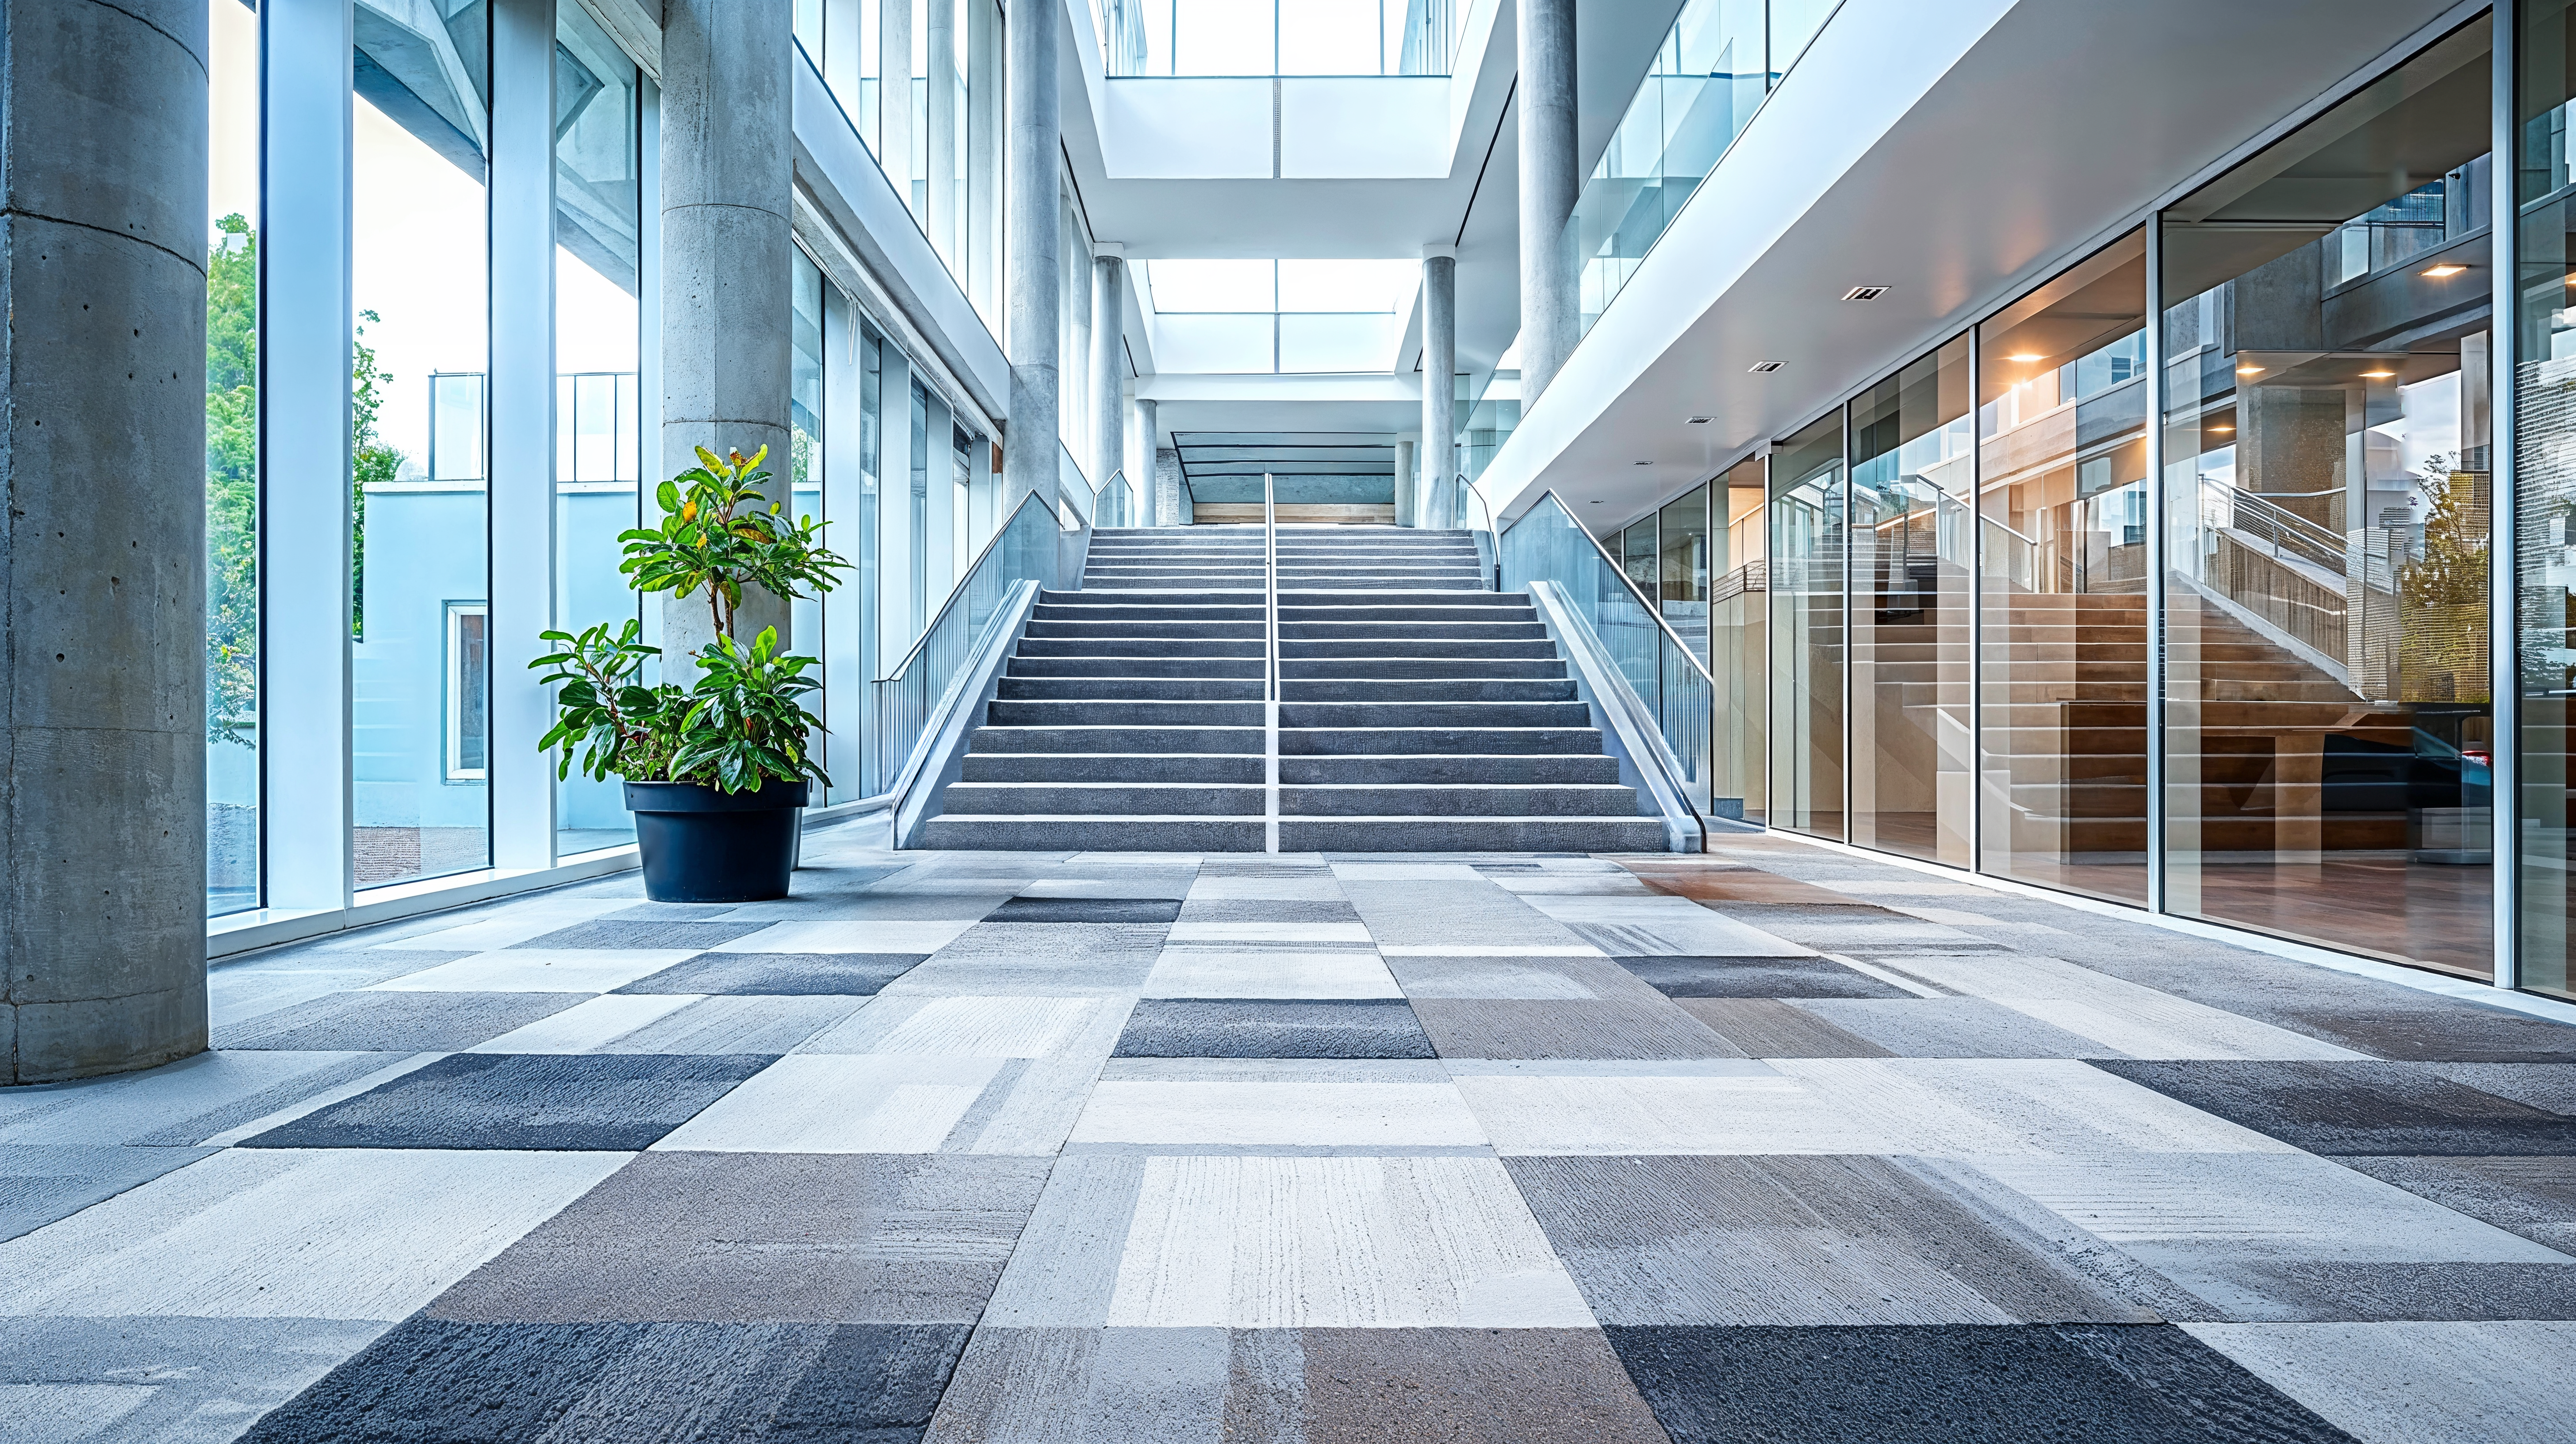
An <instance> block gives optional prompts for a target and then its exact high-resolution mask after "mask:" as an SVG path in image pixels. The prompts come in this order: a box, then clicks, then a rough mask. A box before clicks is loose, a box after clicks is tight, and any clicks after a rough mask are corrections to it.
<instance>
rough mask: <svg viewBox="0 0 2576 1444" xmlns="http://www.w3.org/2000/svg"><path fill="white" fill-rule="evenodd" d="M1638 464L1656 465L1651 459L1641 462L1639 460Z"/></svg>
mask: <svg viewBox="0 0 2576 1444" xmlns="http://www.w3.org/2000/svg"><path fill="white" fill-rule="evenodd" d="M1637 465H1639V466H1652V465H1654V463H1653V462H1651V461H1641V462H1638V463H1637Z"/></svg>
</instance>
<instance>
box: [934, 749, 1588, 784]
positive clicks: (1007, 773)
mask: <svg viewBox="0 0 2576 1444" xmlns="http://www.w3.org/2000/svg"><path fill="white" fill-rule="evenodd" d="M1611 765H1612V767H1613V768H1614V769H1615V768H1616V767H1617V763H1616V762H1613V763H1612V764H1611ZM1265 770H1266V769H1265V767H1264V763H1263V759H1262V757H1261V756H1260V752H1259V749H1255V750H1254V751H1253V752H1251V753H1248V754H1224V753H1183V754H1173V753H1160V754H1155V753H1142V752H1028V753H1017V752H969V753H967V754H966V756H965V758H964V768H963V776H964V779H965V780H966V781H968V782H1199V783H1212V784H1232V785H1234V786H1238V787H1258V786H1261V785H1262V773H1263V772H1264V771H1265Z"/></svg>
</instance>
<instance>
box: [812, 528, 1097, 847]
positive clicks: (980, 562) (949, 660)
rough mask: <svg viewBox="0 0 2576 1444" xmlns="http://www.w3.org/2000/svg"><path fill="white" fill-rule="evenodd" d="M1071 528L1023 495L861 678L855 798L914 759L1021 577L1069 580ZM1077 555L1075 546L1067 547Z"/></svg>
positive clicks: (1054, 583)
mask: <svg viewBox="0 0 2576 1444" xmlns="http://www.w3.org/2000/svg"><path fill="white" fill-rule="evenodd" d="M1069 530H1073V528H1070V527H1067V526H1066V525H1064V523H1063V522H1062V521H1061V520H1059V519H1058V518H1057V517H1054V516H1051V515H1049V514H1048V511H1047V506H1046V503H1045V502H1043V501H1041V500H1039V499H1038V498H1037V497H1036V496H1027V497H1023V498H1021V500H1020V504H1019V505H1018V506H1017V507H1016V508H1014V509H1013V510H1012V512H1011V516H1010V519H1009V520H1008V521H1006V522H1004V523H1003V524H1002V529H1001V530H1000V531H999V532H996V533H995V534H994V536H993V539H992V540H991V541H989V542H986V543H985V544H984V550H983V552H982V553H981V554H979V555H978V556H977V557H976V558H975V564H974V565H973V566H972V567H970V568H968V569H967V572H966V577H965V579H964V580H963V581H960V582H959V583H958V584H957V587H956V589H955V590H953V591H951V592H950V593H949V594H948V600H947V601H946V602H945V603H944V604H942V605H941V607H940V609H939V615H938V616H936V617H934V618H932V619H931V623H930V626H929V628H928V629H927V630H925V631H924V632H923V633H922V634H921V640H920V641H918V642H915V643H913V644H912V650H911V651H909V652H906V653H904V654H903V660H901V661H899V662H897V663H895V665H894V667H893V669H892V670H891V671H889V672H888V673H887V674H886V675H885V676H883V677H879V678H877V679H876V680H875V681H873V682H871V683H869V684H868V694H869V708H868V712H869V720H870V724H871V725H870V726H869V729H868V734H867V736H866V738H865V739H864V743H863V745H862V746H861V748H860V749H859V750H860V753H861V758H862V774H863V775H862V776H861V778H860V779H859V790H860V793H861V795H862V796H864V797H868V798H881V797H884V796H886V795H887V794H888V793H891V792H893V791H895V790H896V787H897V785H898V784H900V783H901V782H902V781H903V779H904V777H905V775H906V773H907V772H909V771H910V770H911V769H912V768H913V766H914V765H915V764H916V759H915V758H914V757H913V754H914V753H915V752H916V751H918V750H919V749H920V746H921V741H922V734H923V733H924V732H926V731H927V730H928V729H929V727H930V723H931V719H932V718H934V717H936V716H938V715H939V712H940V710H941V707H940V704H941V703H942V701H943V700H945V699H946V697H947V695H948V692H949V690H950V689H951V688H952V687H954V686H956V685H957V683H958V681H959V674H960V673H961V672H962V671H963V670H964V669H965V666H966V664H967V662H968V661H969V660H970V659H972V658H973V657H974V656H975V655H976V654H977V653H978V652H979V651H981V650H982V645H983V642H984V640H985V632H986V630H987V629H988V628H990V627H992V626H993V625H994V624H995V620H996V618H997V616H998V615H1000V614H1002V613H1003V612H1004V609H1005V606H1006V604H1008V603H1009V602H1010V601H1011V598H1012V596H1013V595H1014V593H1015V592H1016V591H1017V589H1018V588H1019V587H1020V585H1021V584H1022V583H1024V582H1035V583H1036V584H1037V585H1038V586H1039V587H1040V588H1042V589H1045V590H1049V591H1053V590H1058V589H1060V588H1062V587H1063V586H1064V585H1065V584H1066V583H1067V582H1069V581H1071V580H1073V578H1070V577H1067V576H1064V575H1063V574H1062V573H1063V572H1064V571H1066V570H1068V569H1069V568H1071V567H1075V566H1078V565H1079V563H1078V562H1075V561H1072V560H1070V559H1069V557H1068V550H1069V549H1068V548H1067V547H1066V545H1065V542H1066V540H1067V538H1066V537H1065V535H1064V533H1065V532H1067V531H1069ZM1072 550H1073V552H1074V554H1076V555H1078V554H1079V549H1072Z"/></svg>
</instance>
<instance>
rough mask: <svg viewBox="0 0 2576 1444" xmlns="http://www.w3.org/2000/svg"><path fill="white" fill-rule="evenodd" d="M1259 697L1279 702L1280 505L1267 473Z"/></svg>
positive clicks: (1264, 482)
mask: <svg viewBox="0 0 2576 1444" xmlns="http://www.w3.org/2000/svg"><path fill="white" fill-rule="evenodd" d="M1261 592H1262V597H1261V615H1262V622H1263V627H1262V630H1263V631H1264V632H1266V633H1267V634H1268V635H1267V636H1266V637H1264V638H1263V646H1262V649H1261V650H1262V654H1263V657H1262V664H1261V697H1262V700H1263V701H1265V702H1276V701H1278V700H1279V502H1278V488H1277V487H1276V485H1275V484H1274V483H1273V482H1272V480H1271V475H1270V473H1269V472H1266V471H1265V472H1263V473H1261Z"/></svg>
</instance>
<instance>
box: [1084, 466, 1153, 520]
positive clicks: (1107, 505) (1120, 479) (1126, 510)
mask: <svg viewBox="0 0 2576 1444" xmlns="http://www.w3.org/2000/svg"><path fill="white" fill-rule="evenodd" d="M1143 515H1144V512H1143V509H1142V506H1141V503H1140V501H1139V498H1138V497H1137V495H1136V484H1135V483H1134V482H1131V481H1129V480H1128V479H1127V473H1125V472H1123V471H1116V472H1111V473H1110V475H1109V481H1108V483H1107V484H1106V485H1104V486H1102V487H1101V488H1100V496H1099V499H1098V502H1097V504H1096V505H1095V506H1094V507H1093V509H1092V517H1091V522H1092V525H1093V526H1094V527H1104V526H1143V525H1144V522H1143V521H1141V520H1139V518H1140V517H1142V516H1143Z"/></svg>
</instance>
